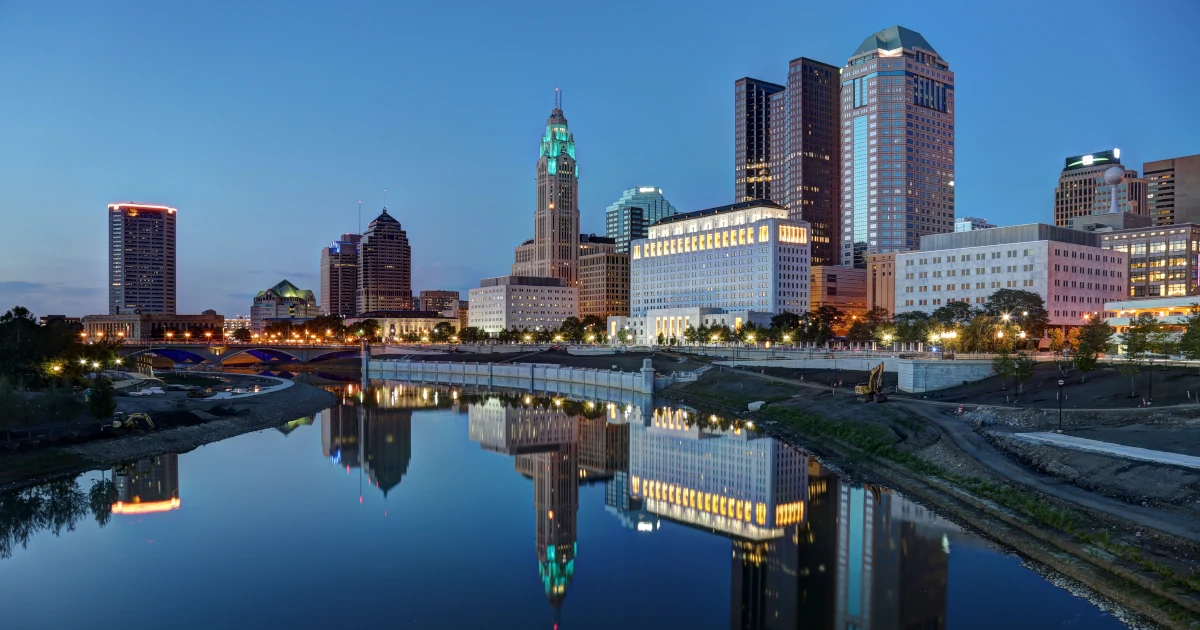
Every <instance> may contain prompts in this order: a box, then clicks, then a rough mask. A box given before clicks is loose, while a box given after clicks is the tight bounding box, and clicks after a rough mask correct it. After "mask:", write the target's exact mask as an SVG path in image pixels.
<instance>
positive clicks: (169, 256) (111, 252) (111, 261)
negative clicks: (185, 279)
mask: <svg viewBox="0 0 1200 630" xmlns="http://www.w3.org/2000/svg"><path fill="white" fill-rule="evenodd" d="M175 219H176V210H175V208H171V207H168V206H154V205H147V204H144V203H132V202H126V203H110V204H108V314H109V315H119V314H122V313H135V312H137V313H162V314H166V315H174V314H175Z"/></svg>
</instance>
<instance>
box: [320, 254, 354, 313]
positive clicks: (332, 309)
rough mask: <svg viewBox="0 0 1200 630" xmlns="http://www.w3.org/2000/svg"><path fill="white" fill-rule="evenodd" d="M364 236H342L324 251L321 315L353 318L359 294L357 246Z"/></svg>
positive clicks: (322, 260) (322, 259) (322, 256)
mask: <svg viewBox="0 0 1200 630" xmlns="http://www.w3.org/2000/svg"><path fill="white" fill-rule="evenodd" d="M361 240H362V236H361V235H358V234H343V235H342V236H341V238H339V239H338V240H336V241H334V242H333V243H330V244H329V247H323V248H321V313H323V314H325V315H340V316H342V317H351V316H353V315H354V314H355V313H356V310H355V309H356V308H357V299H358V298H357V297H356V296H357V293H358V243H359V241H361Z"/></svg>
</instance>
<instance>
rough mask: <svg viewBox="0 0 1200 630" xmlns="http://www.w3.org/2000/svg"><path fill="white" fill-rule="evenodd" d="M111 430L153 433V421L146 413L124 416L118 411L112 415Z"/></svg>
mask: <svg viewBox="0 0 1200 630" xmlns="http://www.w3.org/2000/svg"><path fill="white" fill-rule="evenodd" d="M112 428H114V429H121V430H125V431H153V430H154V421H153V420H151V419H150V414H147V413H141V412H138V413H131V414H129V415H126V414H125V413H124V412H121V411H118V412H117V413H116V414H114V415H113V421H112Z"/></svg>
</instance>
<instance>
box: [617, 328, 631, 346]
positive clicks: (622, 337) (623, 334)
mask: <svg viewBox="0 0 1200 630" xmlns="http://www.w3.org/2000/svg"><path fill="white" fill-rule="evenodd" d="M617 341H620V342H621V343H622V344H626V343H629V329H628V328H622V329H620V330H618V331H617Z"/></svg>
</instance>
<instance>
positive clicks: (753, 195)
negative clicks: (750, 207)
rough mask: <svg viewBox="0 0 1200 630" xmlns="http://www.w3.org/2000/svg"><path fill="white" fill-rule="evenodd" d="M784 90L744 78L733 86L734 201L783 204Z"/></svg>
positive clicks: (778, 86)
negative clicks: (768, 201)
mask: <svg viewBox="0 0 1200 630" xmlns="http://www.w3.org/2000/svg"><path fill="white" fill-rule="evenodd" d="M786 100H787V88H786V87H784V86H782V85H778V84H775V83H768V82H766V81H759V80H758V79H751V78H750V77H744V78H741V79H738V80H737V81H735V82H734V84H733V151H734V157H733V198H734V201H737V202H743V201H756V200H763V201H766V200H770V201H776V202H782V197H783V194H782V193H783V191H782V186H783V158H784V150H785V147H784V144H785V143H784V130H785V125H784V120H785V119H786V116H787V114H786V107H785V104H786Z"/></svg>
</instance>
